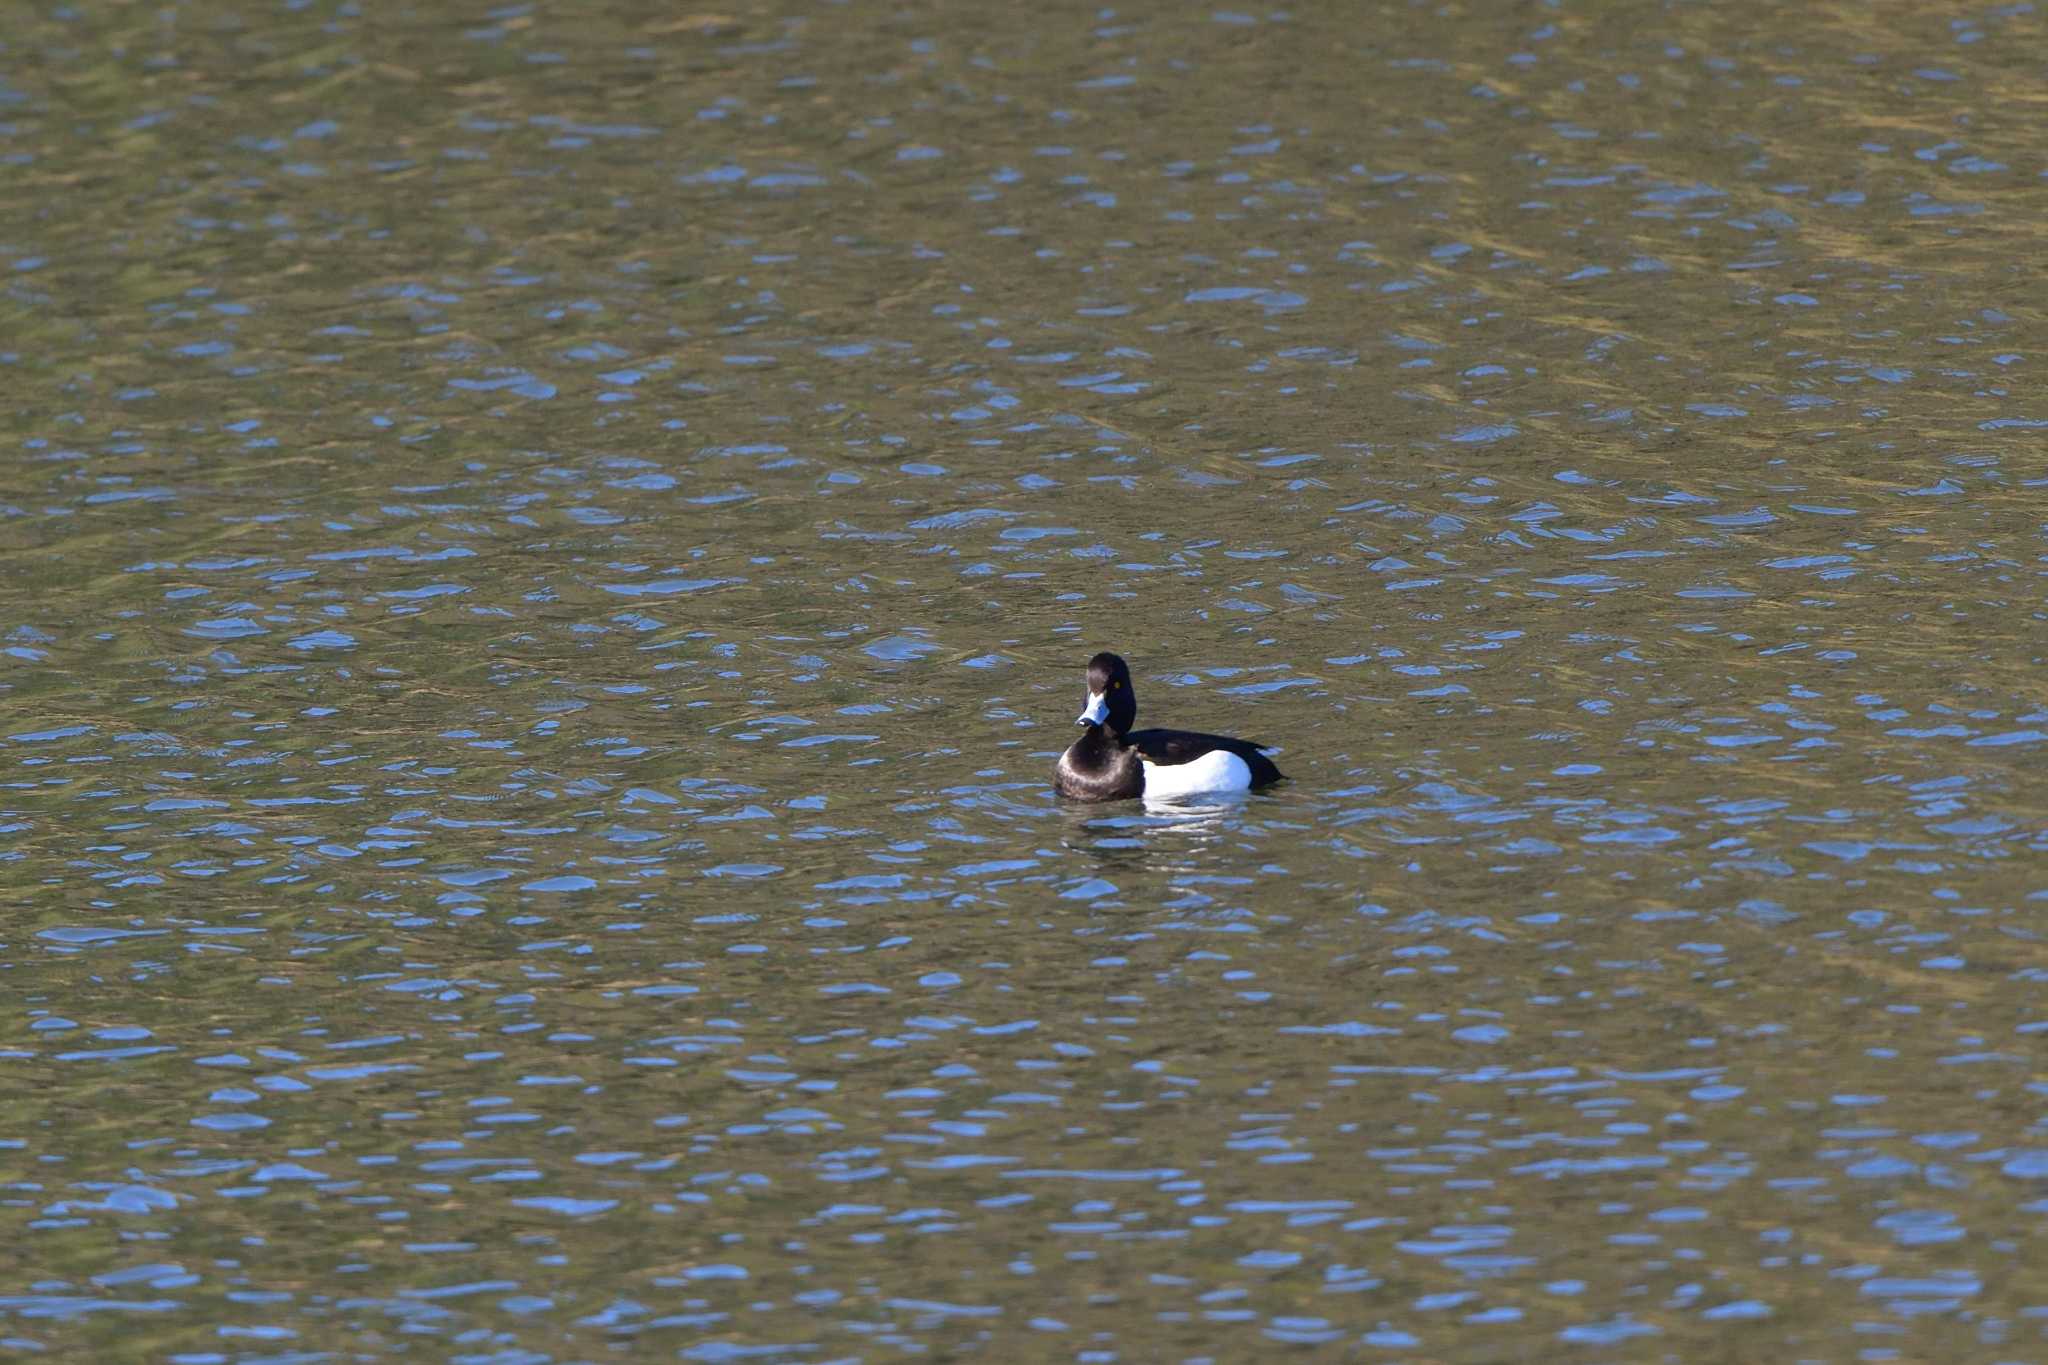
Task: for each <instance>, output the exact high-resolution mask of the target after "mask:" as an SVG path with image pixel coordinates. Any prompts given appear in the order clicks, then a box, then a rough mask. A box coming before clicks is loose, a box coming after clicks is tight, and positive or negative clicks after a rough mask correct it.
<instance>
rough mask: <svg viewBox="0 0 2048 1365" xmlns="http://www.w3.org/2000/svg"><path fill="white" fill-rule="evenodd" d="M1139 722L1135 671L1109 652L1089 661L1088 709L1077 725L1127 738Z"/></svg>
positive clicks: (1085, 709)
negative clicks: (1132, 686)
mask: <svg viewBox="0 0 2048 1365" xmlns="http://www.w3.org/2000/svg"><path fill="white" fill-rule="evenodd" d="M1137 718H1138V697H1137V694H1136V693H1135V692H1133V691H1132V690H1131V670H1130V668H1129V667H1128V666H1127V665H1125V663H1124V661H1123V660H1122V659H1121V658H1119V657H1118V656H1116V655H1114V654H1111V653H1110V652H1109V651H1108V650H1104V651H1103V652H1102V653H1100V654H1098V655H1096V656H1095V657H1094V658H1092V659H1090V660H1089V661H1088V705H1087V706H1086V707H1085V708H1083V709H1082V711H1081V715H1080V718H1079V719H1078V720H1076V721H1075V722H1074V723H1075V724H1076V725H1100V726H1103V727H1104V728H1106V729H1108V730H1109V731H1110V732H1111V733H1112V734H1118V735H1121V734H1125V733H1127V732H1129V730H1130V728H1131V722H1132V721H1135V720H1136V719H1137Z"/></svg>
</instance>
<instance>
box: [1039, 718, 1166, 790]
mask: <svg viewBox="0 0 2048 1365" xmlns="http://www.w3.org/2000/svg"><path fill="white" fill-rule="evenodd" d="M1053 787H1054V789H1055V790H1057V791H1058V792H1059V794H1060V795H1061V796H1071V797H1073V798H1074V799H1075V800H1077V801H1128V800H1130V799H1131V798H1132V797H1134V796H1138V795H1140V794H1141V793H1143V791H1144V790H1145V770H1144V768H1143V767H1142V766H1141V765H1140V764H1139V762H1138V751H1137V750H1135V749H1122V748H1116V747H1114V746H1112V745H1110V744H1109V743H1107V742H1106V741H1104V740H1103V739H1102V738H1101V731H1099V730H1098V731H1092V732H1091V733H1089V734H1087V735H1084V736H1083V737H1082V738H1080V739H1078V740H1076V741H1074V744H1073V747H1072V748H1070V749H1068V750H1067V751H1066V752H1065V753H1064V754H1061V755H1060V763H1059V767H1058V768H1056V769H1055V770H1054V772H1053Z"/></svg>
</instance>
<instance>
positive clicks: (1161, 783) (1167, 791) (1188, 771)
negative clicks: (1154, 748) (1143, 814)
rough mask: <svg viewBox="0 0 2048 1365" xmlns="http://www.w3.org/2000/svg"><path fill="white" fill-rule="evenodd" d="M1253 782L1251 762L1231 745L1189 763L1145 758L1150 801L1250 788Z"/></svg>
mask: <svg viewBox="0 0 2048 1365" xmlns="http://www.w3.org/2000/svg"><path fill="white" fill-rule="evenodd" d="M1251 785H1252V769H1251V765H1250V764H1249V763H1246V762H1245V761H1244V760H1243V759H1241V758H1239V757H1238V756H1237V755H1236V754H1234V753H1232V752H1230V750H1228V749H1211V750H1210V751H1209V752H1208V753H1206V754H1203V755H1202V756H1201V757H1200V758H1198V759H1195V760H1193V761H1192V762H1188V763H1154V762H1152V760H1150V759H1146V760H1145V799H1146V800H1147V801H1177V800H1179V799H1181V798H1182V797H1186V796H1210V795H1214V794H1215V793H1217V792H1241V791H1249V790H1250V789H1251Z"/></svg>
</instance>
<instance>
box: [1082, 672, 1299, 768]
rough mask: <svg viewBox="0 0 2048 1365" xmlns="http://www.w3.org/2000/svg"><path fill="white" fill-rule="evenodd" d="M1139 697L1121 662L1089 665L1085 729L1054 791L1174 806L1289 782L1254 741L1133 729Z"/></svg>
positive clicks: (1181, 731)
mask: <svg viewBox="0 0 2048 1365" xmlns="http://www.w3.org/2000/svg"><path fill="white" fill-rule="evenodd" d="M1137 718H1138V695H1137V692H1136V691H1135V690H1134V689H1133V688H1132V687H1131V670H1130V667H1129V665H1127V664H1125V663H1124V661H1123V659H1122V657H1121V656H1119V655H1116V654H1112V653H1110V652H1109V651H1108V650H1104V651H1103V652H1102V653H1100V654H1097V655H1096V656H1095V657H1094V658H1092V659H1090V660H1089V661H1088V704H1087V706H1085V707H1084V708H1082V711H1081V715H1080V717H1079V719H1077V720H1076V721H1075V722H1074V723H1075V724H1076V725H1080V726H1083V727H1085V728H1086V729H1087V732H1088V733H1086V734H1084V735H1082V736H1081V737H1080V738H1079V739H1077V740H1075V741H1074V743H1073V745H1072V747H1070V748H1069V749H1068V750H1067V751H1066V752H1065V753H1064V754H1061V755H1060V762H1059V767H1058V768H1057V769H1055V770H1054V774H1053V787H1054V789H1055V790H1057V791H1058V792H1059V794H1060V795H1062V796H1068V797H1072V798H1073V799H1075V800H1077V801H1128V800H1131V799H1133V798H1135V797H1144V798H1145V799H1147V800H1151V801H1173V800H1179V799H1183V798H1186V797H1193V796H1208V795H1214V794H1218V793H1228V792H1242V791H1249V790H1251V789H1252V788H1254V787H1264V786H1269V785H1271V784H1272V783H1275V782H1278V781H1280V780H1281V778H1283V777H1284V776H1286V774H1284V773H1282V772H1281V771H1280V769H1279V768H1278V767H1277V766H1276V765H1275V764H1274V762H1273V760H1272V759H1270V758H1268V757H1266V756H1265V755H1264V754H1262V753H1260V752H1259V751H1260V750H1261V749H1270V748H1272V747H1273V746H1272V745H1270V744H1262V743H1260V742H1259V741H1257V740H1251V739H1232V738H1231V737H1229V736H1227V735H1206V734H1202V733H1201V732H1199V731H1196V730H1133V729H1131V723H1132V722H1133V721H1135V720H1136V719H1137Z"/></svg>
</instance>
